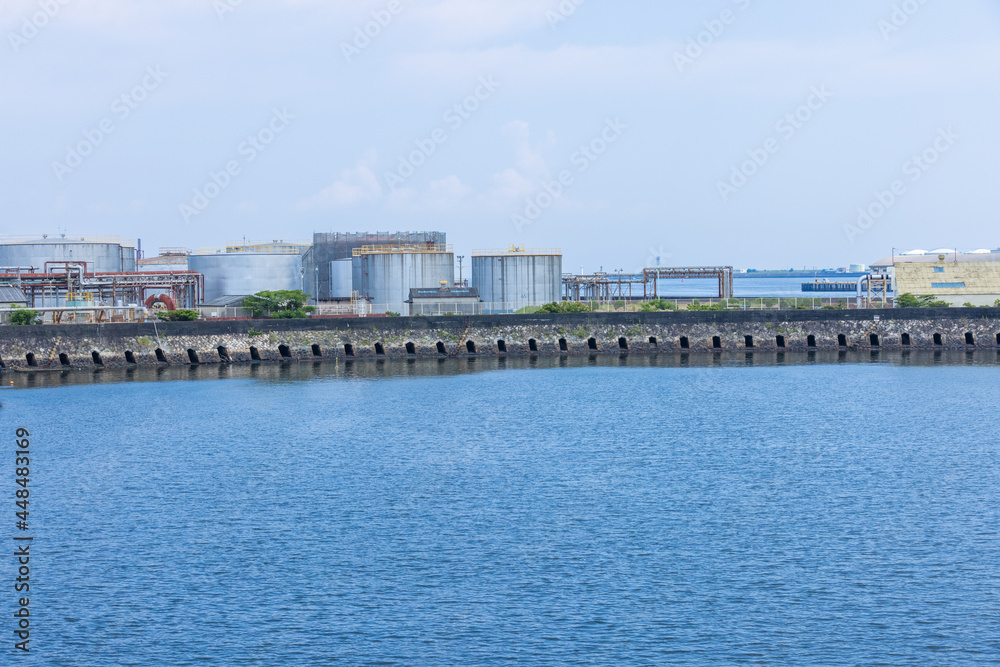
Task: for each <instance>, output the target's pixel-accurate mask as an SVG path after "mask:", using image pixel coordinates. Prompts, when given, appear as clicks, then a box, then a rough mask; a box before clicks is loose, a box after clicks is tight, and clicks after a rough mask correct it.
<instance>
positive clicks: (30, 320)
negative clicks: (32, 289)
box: [7, 308, 42, 326]
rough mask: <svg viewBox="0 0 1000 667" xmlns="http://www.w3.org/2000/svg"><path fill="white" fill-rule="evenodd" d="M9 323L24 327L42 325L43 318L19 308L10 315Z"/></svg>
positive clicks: (33, 312) (31, 311)
mask: <svg viewBox="0 0 1000 667" xmlns="http://www.w3.org/2000/svg"><path fill="white" fill-rule="evenodd" d="M7 321H8V322H10V323H11V324H15V325H17V326H24V325H27V324H41V323H42V318H41V317H39V316H38V313H36V312H35V311H33V310H29V309H27V308H17V309H16V310H14V311H13V312H12V313H11V314H10V317H9V318H8V320H7Z"/></svg>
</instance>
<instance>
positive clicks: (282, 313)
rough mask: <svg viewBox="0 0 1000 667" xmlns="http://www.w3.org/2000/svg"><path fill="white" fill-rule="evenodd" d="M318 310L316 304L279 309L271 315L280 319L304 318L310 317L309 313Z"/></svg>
mask: <svg viewBox="0 0 1000 667" xmlns="http://www.w3.org/2000/svg"><path fill="white" fill-rule="evenodd" d="M315 310H316V306H302V307H299V308H293V309H291V310H279V311H278V312H276V313H273V314H272V315H271V317H273V318H275V319H279V320H302V319H305V318H307V317H309V313H311V312H313V311H315Z"/></svg>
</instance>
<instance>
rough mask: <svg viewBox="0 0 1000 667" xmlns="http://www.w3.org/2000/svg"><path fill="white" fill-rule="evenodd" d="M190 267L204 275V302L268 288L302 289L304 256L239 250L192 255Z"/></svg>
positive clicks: (270, 289) (254, 292) (189, 259)
mask: <svg viewBox="0 0 1000 667" xmlns="http://www.w3.org/2000/svg"><path fill="white" fill-rule="evenodd" d="M188 269H189V270H191V271H197V272H198V273H200V274H202V275H203V276H205V301H212V300H214V299H218V298H219V297H223V296H245V295H249V294H256V293H257V292H263V291H265V290H268V291H273V290H297V289H301V288H302V281H303V277H302V255H298V254H272V253H250V252H236V253H224V252H218V253H215V254H197V253H196V254H193V255H190V256H189V257H188Z"/></svg>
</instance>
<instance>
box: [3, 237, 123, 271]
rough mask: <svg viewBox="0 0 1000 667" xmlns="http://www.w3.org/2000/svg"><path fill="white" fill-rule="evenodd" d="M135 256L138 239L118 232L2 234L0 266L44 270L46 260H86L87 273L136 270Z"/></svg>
mask: <svg viewBox="0 0 1000 667" xmlns="http://www.w3.org/2000/svg"><path fill="white" fill-rule="evenodd" d="M135 259H136V252H135V243H133V242H132V241H130V240H127V239H120V238H118V237H117V236H67V235H66V234H60V235H58V236H50V235H48V234H42V235H41V236H38V237H11V236H8V237H0V267H9V268H15V267H20V268H22V269H25V270H26V269H28V268H29V267H33V268H35V269H36V270H37V271H38V272H41V271H44V270H45V263H46V262H80V263H82V262H86V267H87V269H86V270H87V272H88V273H121V272H124V271H135ZM50 268H51V267H50Z"/></svg>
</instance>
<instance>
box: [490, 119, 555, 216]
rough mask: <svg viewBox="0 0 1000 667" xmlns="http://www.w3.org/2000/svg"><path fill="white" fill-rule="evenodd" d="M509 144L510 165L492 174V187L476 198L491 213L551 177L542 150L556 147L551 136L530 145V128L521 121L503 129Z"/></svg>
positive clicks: (533, 190)
mask: <svg viewBox="0 0 1000 667" xmlns="http://www.w3.org/2000/svg"><path fill="white" fill-rule="evenodd" d="M503 131H504V134H505V135H507V136H508V137H509V138H510V140H511V143H512V144H513V146H512V148H513V153H514V165H513V166H511V167H507V168H506V169H502V170H501V171H499V172H497V173H495V174H493V177H492V182H493V186H492V187H491V188H490V190H489V191H488V192H487V193H485V194H484V195H483V196H482V197H480V202H481V204H483V205H484V206H485V207H487V208H489V209H491V210H507V209H509V208H510V207H511V206H516V205H518V204H519V203H521V202H522V200H523V199H524V198H526V197H528V196H530V195H531V194H533V193H534V192H536V191H537V190H538V188H539V187H540V186H541V184H542V182H543V181H545V180H550V179H551V178H552V170H551V169H550V168H549V164H548V162H547V160H546V159H545V155H544V151H546V150H547V149H550V148H552V147H553V146H555V144H556V139H555V134H554V133H553V132H551V131H550V132H548V133H547V134H546V135H545V139H544V140H543V141H542V142H540V143H538V144H534V145H533V144H532V143H531V127H530V126H529V125H528V123H526V122H524V121H523V120H514V121H511V122H509V123H507V125H505V126H504V128H503Z"/></svg>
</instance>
